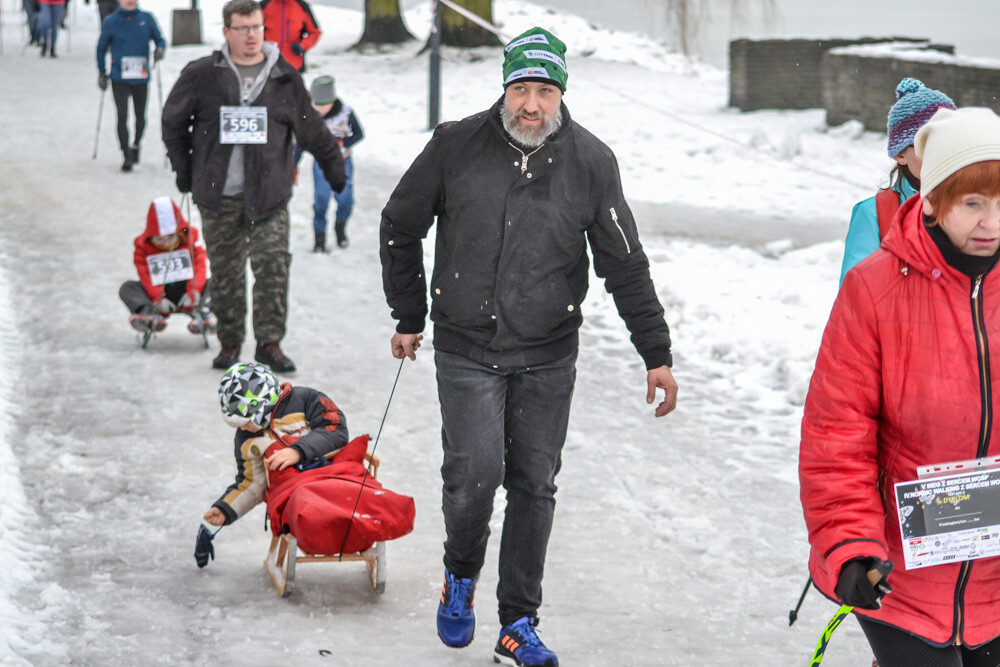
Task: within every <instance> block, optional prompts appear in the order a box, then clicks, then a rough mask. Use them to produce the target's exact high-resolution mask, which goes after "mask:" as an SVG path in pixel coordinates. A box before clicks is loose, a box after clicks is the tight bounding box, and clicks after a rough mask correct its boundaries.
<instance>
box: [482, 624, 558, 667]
mask: <svg viewBox="0 0 1000 667" xmlns="http://www.w3.org/2000/svg"><path fill="white" fill-rule="evenodd" d="M536 625H538V619H537V618H532V617H530V616H523V617H521V618H519V619H517V620H516V621H514V622H513V623H511V624H510V625H508V626H506V627H505V628H503V629H502V630H501V631H500V641H498V642H497V647H496V649H495V650H494V651H493V662H501V663H503V664H505V665H514V666H515V667H558V665H559V658H557V657H556V654H555V653H553V652H552V651H550V650H549V649H547V648H546V647H545V644H543V643H542V640H541V639H539V638H538V633H536V632H535V626H536Z"/></svg>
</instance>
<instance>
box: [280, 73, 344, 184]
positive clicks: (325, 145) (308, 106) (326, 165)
mask: <svg viewBox="0 0 1000 667" xmlns="http://www.w3.org/2000/svg"><path fill="white" fill-rule="evenodd" d="M291 74H292V75H293V76H294V77H296V78H298V85H296V86H293V88H294V90H295V93H294V94H295V103H296V105H297V108H298V109H299V110H300V111H301V113H297V114H295V121H294V123H295V125H294V130H295V140H296V142H297V143H298V144H299V145H300V146H302V148H304V149H305V150H307V151H308V152H309V153H311V154H312V156H313V157H314V158H316V163H317V164H318V165H319V167H320V169H322V170H323V176H325V177H326V182H327V183H329V184H330V187H331V188H333V190H334V192H343V190H344V186H346V185H347V168H346V167H345V166H344V156H343V154H342V153H341V152H340V142H338V141H337V139H336V138H335V137H334V136H333V135H332V134H331V133H330V130H328V129H327V128H326V123H325V122H324V121H323V117H322V116H320V115H319V112H318V111H316V109H315V108H313V105H312V102H311V101H310V99H309V93H308V92H306V89H305V86H304V85H303V84H302V79H301V77H299V73H298V72H292V73H291Z"/></svg>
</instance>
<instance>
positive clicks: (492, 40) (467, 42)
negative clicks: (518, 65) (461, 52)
mask: <svg viewBox="0 0 1000 667" xmlns="http://www.w3.org/2000/svg"><path fill="white" fill-rule="evenodd" d="M453 1H454V3H455V4H456V5H458V6H459V7H462V8H464V9H467V10H469V12H471V13H473V14H475V15H476V16H478V17H480V18H481V19H483V20H485V21H486V22H487V23H493V0H453ZM438 6H439V7H440V10H441V12H442V13H441V43H442V44H446V45H448V46H463V47H471V46H502V44H501V43H500V40H499V39H497V36H496V35H494V34H493V33H492V32H490V31H489V30H486V29H485V28H481V27H480V26H479V25H477V24H475V23H473V22H472V21H470V20H468V19H467V18H465V17H464V16H462V15H461V14H459V13H458V12H456V11H454V10H453V9H452V8H451V7H446V6H445V5H438Z"/></svg>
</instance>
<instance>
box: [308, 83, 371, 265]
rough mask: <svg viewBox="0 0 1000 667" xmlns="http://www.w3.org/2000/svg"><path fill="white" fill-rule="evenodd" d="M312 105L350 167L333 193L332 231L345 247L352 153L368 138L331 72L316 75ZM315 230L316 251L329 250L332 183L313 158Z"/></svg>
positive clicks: (351, 194) (350, 208)
mask: <svg viewBox="0 0 1000 667" xmlns="http://www.w3.org/2000/svg"><path fill="white" fill-rule="evenodd" d="M310 93H311V94H312V98H313V106H314V107H316V110H317V111H319V112H320V114H322V116H323V121H324V122H325V123H326V126H327V128H328V129H329V130H330V133H331V134H333V136H334V137H336V138H337V140H338V141H339V142H340V147H341V150H342V151H343V153H344V168H345V169H346V170H347V185H345V186H344V189H343V190H342V191H341V192H338V193H335V194H334V195H333V198H334V200H335V201H336V202H337V214H336V220H335V222H334V224H333V231H334V233H335V234H336V235H337V247H339V248H346V247H347V245H348V240H347V221H348V220H349V219H350V217H351V212H352V211H353V210H354V160H352V159H351V153H352V152H353V150H354V147H355V146H356V145H357V144H358V143H359V142H360V141H361V140H362V139H364V138H365V132H364V130H363V129H361V123H360V122H359V121H358V117H357V116H356V115H355V113H354V109H352V108H351V107H349V106H347V105H346V104H344V102H343V101H342V100H341V99H340V98H338V97H337V92H336V88H335V82H334V79H333V77H332V76H320V77H317V78H316V79H315V80H314V81H313V83H312V86H311V87H310ZM313 192H314V195H313V197H314V200H313V231H314V232H315V235H316V243H315V245H314V247H313V252H326V211H327V208H329V206H330V194H331V193H332V189H331V188H330V184H329V183H327V182H326V178H324V177H323V170H322V169H320V168H319V165H318V164H316V163H315V162H313Z"/></svg>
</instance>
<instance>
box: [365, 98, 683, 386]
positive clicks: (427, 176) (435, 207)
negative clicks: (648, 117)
mask: <svg viewBox="0 0 1000 667" xmlns="http://www.w3.org/2000/svg"><path fill="white" fill-rule="evenodd" d="M502 104H503V98H501V99H500V100H499V101H498V102H497V103H496V104H495V105H494V106H493V107H492V108H491V109H489V110H488V111H483V112H481V113H478V114H476V115H474V116H470V117H468V118H466V119H464V120H461V121H457V122H450V123H443V124H442V125H440V126H438V128H437V129H436V130H435V132H434V136H433V137H432V138H431V140H430V142H429V143H428V144H427V146H426V147H425V148H424V150H423V152H422V153H421V154H420V155H419V156H418V157H417V159H416V160H415V161H414V162H413V164H412V165H411V166H410V168H409V169H408V170H407V172H406V173H405V174H404V175H403V178H402V180H401V181H400V182H399V184H398V185H397V186H396V189H395V191H393V193H392V197H391V198H390V200H389V203H388V204H387V205H386V207H385V209H384V210H383V211H382V226H381V257H382V277H383V286H384V289H385V294H386V298H387V300H388V302H389V306H390V307H391V308H392V316H393V317H394V318H395V319H397V320H399V322H398V325H397V331H399V332H401V333H417V332H419V331H421V330H422V329H423V327H424V318H425V317H426V315H427V299H426V290H427V286H426V282H425V278H424V275H425V274H424V267H423V250H422V248H421V240H422V239H423V238H425V237H426V235H427V232H428V230H429V228H430V227H431V225H432V224H433V223H434V220H435V217H436V218H437V242H436V250H435V262H434V273H433V275H432V277H431V285H430V287H431V300H432V307H431V311H430V316H431V320H432V321H433V322H434V324H435V328H434V347H435V349H438V350H443V351H445V352H452V353H455V354H460V355H463V356H465V357H467V358H470V359H473V360H475V361H478V362H480V363H485V364H496V365H506V366H517V365H530V364H536V363H541V362H544V361H551V360H553V359H557V358H560V357H562V356H565V355H567V354H570V353H572V352H573V351H574V350H576V349H577V347H578V329H579V327H580V324H581V323H582V321H583V318H582V314H581V312H580V304H582V303H583V299H584V296H585V295H586V293H587V281H588V273H589V267H590V262H589V259H588V257H587V245H588V242H589V245H590V250H591V252H592V253H593V256H594V270H595V272H596V273H597V275H598V276H599V277H601V278H603V279H604V281H605V288H606V289H607V290H608V291H609V292H610V293H611V294H613V295H614V299H615V304H616V305H617V307H618V312H619V314H620V315H621V317H622V318H623V319H624V320H625V323H626V325H627V326H628V329H629V331H630V332H631V333H632V342H633V344H634V345H635V347H636V349H637V350H638V351H639V354H640V355H641V356H642V358H643V360H644V361H645V363H646V367H647V368H657V367H659V366H662V365H664V364H666V365H670V363H671V357H670V336H669V333H668V330H667V325H666V322H665V321H664V319H663V308H662V307H661V306H660V303H659V301H658V299H657V296H656V292H655V290H654V288H653V283H652V281H651V279H650V276H649V263H648V260H647V259H646V255H645V253H644V252H643V251H642V247H641V245H640V244H639V238H638V235H637V232H636V228H635V221H634V220H633V218H632V213H631V211H630V210H629V207H628V204H626V203H625V197H624V195H623V194H622V187H621V180H620V177H619V174H618V163H617V161H616V160H615V156H614V154H613V153H612V152H611V149H609V148H608V147H607V146H606V145H604V144H603V143H602V142H601V141H600V140H599V139H597V138H596V137H595V136H593V135H592V134H591V133H590V132H588V131H587V130H585V129H584V128H583V127H581V126H580V125H578V124H577V123H575V122H574V121H573V120H572V119H571V118H570V116H569V111H568V109H567V108H566V106H565V105H562V113H563V127H562V129H561V130H560V131H559V132H558V133H557V134H556V135H555V136H553V137H551V138H550V139H549V140H547V141H546V142H545V144H543V145H542V146H541V147H540V148H538V149H537V150H534V151H533V152H532V151H525V152H526V153H528V155H527V156H525V155H524V153H522V151H521V150H520V149H518V148H516V147H515V146H514V145H512V143H511V140H510V138H509V137H508V135H507V133H506V132H505V131H504V129H503V125H502V123H501V121H500V115H499V110H500V106H501V105H502Z"/></svg>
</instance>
